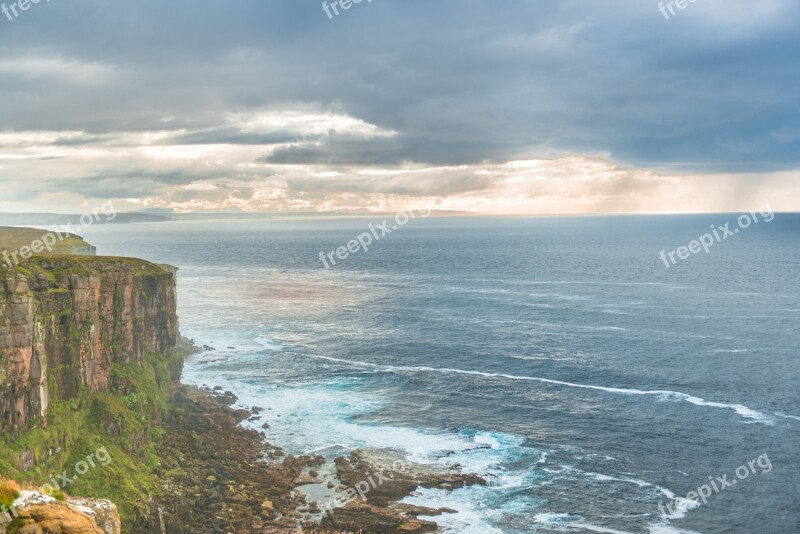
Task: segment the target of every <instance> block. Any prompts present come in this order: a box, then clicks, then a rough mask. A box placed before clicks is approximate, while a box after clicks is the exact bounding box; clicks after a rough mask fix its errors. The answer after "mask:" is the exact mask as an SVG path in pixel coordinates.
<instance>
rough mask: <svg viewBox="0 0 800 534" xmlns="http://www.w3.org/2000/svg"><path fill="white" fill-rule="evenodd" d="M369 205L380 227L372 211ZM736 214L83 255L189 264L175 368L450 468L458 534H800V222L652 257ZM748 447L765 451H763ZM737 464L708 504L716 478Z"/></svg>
mask: <svg viewBox="0 0 800 534" xmlns="http://www.w3.org/2000/svg"><path fill="white" fill-rule="evenodd" d="M381 220H382V219H381ZM735 220H736V216H734V215H710V216H676V217H571V218H531V219H515V218H502V219H501V218H498V219H420V220H414V221H411V222H409V223H408V224H407V225H405V226H404V227H403V228H401V229H397V230H396V231H394V232H392V233H391V235H387V236H385V237H383V238H382V239H381V240H380V241H379V242H377V243H375V244H373V246H372V247H371V248H370V250H369V252H363V251H360V252H358V253H355V254H353V255H352V256H350V257H349V258H348V259H347V260H345V261H340V262H339V263H338V264H337V265H336V266H335V267H334V268H332V269H325V268H324V266H323V265H322V263H320V261H319V253H320V251H332V250H335V249H336V248H337V247H339V246H342V245H346V244H347V242H348V241H349V240H351V239H354V238H355V237H356V236H357V235H358V234H360V233H362V232H364V231H366V230H367V228H368V226H367V225H368V223H374V222H376V221H374V220H365V219H348V220H290V219H264V220H247V221H235V220H233V221H231V220H229V221H195V222H172V223H152V224H131V225H106V226H95V227H92V228H89V229H87V231H86V232H85V237H86V239H87V241H89V242H90V243H92V244H94V245H96V246H97V247H98V253H99V254H107V255H129V256H138V257H142V258H145V259H149V260H152V261H157V262H164V263H170V264H173V265H177V266H179V267H180V268H181V270H180V273H179V301H180V310H179V313H180V320H181V329H182V332H183V334H184V335H186V336H188V337H191V338H194V340H195V341H196V342H197V343H198V344H200V345H203V344H207V345H210V346H212V347H214V350H213V351H209V352H207V353H205V354H202V355H199V356H196V357H194V359H192V360H190V361H189V362H187V367H186V373H185V378H184V380H185V381H188V382H193V383H199V384H208V385H221V386H223V387H225V388H227V389H229V390H231V391H233V392H234V393H235V394H236V395H238V396H239V398H240V400H241V402H242V403H243V404H246V405H248V406H260V407H263V408H265V412H263V414H262V415H263V416H264V420H265V421H267V422H269V424H270V426H271V429H270V431H269V439H270V441H272V442H273V443H276V444H279V445H282V446H284V447H285V448H286V450H287V451H289V452H298V453H308V452H317V453H319V452H321V453H324V454H327V455H329V456H330V457H334V456H335V455H337V454H341V453H342V452H344V451H346V450H350V449H353V448H360V447H373V448H394V449H399V450H402V451H405V454H406V455H407V456H409V457H410V458H411V459H413V460H416V461H420V462H428V463H439V464H454V463H458V464H461V465H462V466H464V468H465V469H467V470H471V471H474V472H478V473H481V474H484V475H487V476H488V477H490V479H491V485H490V486H489V487H473V488H465V489H460V490H457V491H454V492H452V493H446V492H443V491H440V490H424V491H421V492H419V494H418V495H417V496H415V497H414V498H413V499H412V502H414V503H417V504H425V505H434V506H446V507H449V508H453V509H456V510H458V513H457V514H449V515H446V516H443V517H440V518H437V519H436V520H437V521H440V522H441V524H443V526H445V527H446V528H448V529H450V530H449V531H450V532H457V533H481V534H486V533H494V532H496V533H528V532H610V533H615V532H630V533H645V532H652V533H667V532H702V533H723V532H730V533H749V532H766V533H793V532H798V531H800V504H798V503H800V486H798V480H800V388H798V385H797V381H798V377H800V361H798V350H799V349H800V278H798V275H797V273H798V272H800V216H798V215H782V214H778V215H777V216H776V218H775V219H774V220H773V221H772V222H769V223H761V224H757V225H755V226H753V227H751V228H749V229H747V230H746V231H742V232H740V233H738V234H737V235H736V236H735V237H732V238H730V239H727V240H725V241H723V242H722V243H719V244H716V245H715V246H714V247H713V248H712V249H711V251H710V253H709V254H705V253H700V254H697V255H693V256H692V257H690V258H689V259H686V260H683V261H680V262H679V264H678V265H676V266H674V267H671V268H670V269H667V268H665V266H664V263H663V262H662V261H661V260H660V259H659V252H660V251H661V250H672V249H675V248H677V247H678V246H681V245H684V244H687V243H688V242H689V241H691V240H692V239H695V238H696V237H697V236H699V235H700V234H703V233H704V232H706V230H707V229H708V228H709V225H711V224H715V225H722V224H724V223H726V222H733V221H735ZM759 458H762V460H761V463H758V462H756V463H754V464H752V465H753V466H754V468H752V469H750V472H749V474H748V475H747V476H746V477H737V468H739V467H740V466H742V465H746V464H747V463H748V462H751V461H752V460H757V459H759ZM763 458H768V463H769V466H770V467H769V469H767V468H766V465H767V462H766V461H765V460H763ZM724 476H727V480H729V481H730V480H736V484H735V485H731V486H729V487H726V488H724V489H720V490H719V491H715V492H713V494H711V495H710V496H709V497H707V498H706V501H707V502H706V504H699V505H698V504H697V503H694V502H692V501H688V500H686V499H683V498H682V497H683V496H685V495H686V494H687V493H688V492H690V491H693V490H697V488H698V487H701V486H703V485H704V484H708V483H709V477H712V479H716V478H717V477H720V478H722V477H724Z"/></svg>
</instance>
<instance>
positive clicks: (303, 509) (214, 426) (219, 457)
mask: <svg viewBox="0 0 800 534" xmlns="http://www.w3.org/2000/svg"><path fill="white" fill-rule="evenodd" d="M182 345H184V346H183V347H182V348H183V350H184V351H186V350H187V348H186V340H183V343H182ZM199 351H200V349H197V348H196V347H193V348H192V349H190V350H189V351H188V353H186V354H187V356H189V355H191V354H196V353H197V352H199ZM237 400H238V399H237V398H236V396H235V395H234V394H233V393H231V392H229V391H225V390H224V389H223V388H221V387H219V386H216V387H198V386H192V385H186V384H181V385H180V386H178V388H177V390H176V391H175V394H174V396H173V400H172V401H171V409H170V413H169V414H168V415H167V416H166V417H165V421H164V423H165V424H164V429H165V431H166V433H165V436H164V438H163V440H162V442H161V445H162V449H163V453H162V464H161V466H160V467H159V469H158V471H157V474H158V476H159V478H160V479H161V480H162V487H163V488H164V490H165V491H164V492H165V495H164V496H162V497H158V498H156V500H155V502H154V504H155V508H156V509H158V510H159V514H158V516H159V517H153V518H151V519H150V521H149V522H148V524H146V525H139V526H137V528H151V529H153V528H154V529H158V530H161V531H166V532H195V531H197V530H196V529H198V528H203V527H205V528H207V529H209V530H208V532H213V533H217V532H219V533H225V532H254V533H260V532H264V533H283V532H287V533H288V532H319V533H330V534H336V533H341V532H363V533H386V534H393V533H409V534H413V533H422V532H437V531H438V530H439V527H438V525H437V524H436V522H435V520H430V518H434V517H435V516H439V515H441V514H444V513H453V512H454V510H450V509H447V508H429V507H423V506H414V505H410V504H404V503H401V502H400V501H402V500H403V499H404V498H406V497H408V496H409V495H411V494H412V493H414V492H415V491H416V490H417V489H418V488H440V489H445V490H452V489H456V488H459V487H463V486H470V485H474V484H486V480H485V479H483V478H481V477H480V476H478V475H475V474H469V473H462V472H460V471H459V470H457V469H446V468H437V467H433V466H425V465H422V464H417V463H413V462H409V461H408V460H407V459H406V458H405V456H404V455H403V453H401V452H400V451H392V450H370V451H364V450H354V451H351V453H350V455H349V456H337V457H336V458H335V459H334V460H333V461H329V460H326V458H325V457H324V456H322V455H315V456H307V455H303V456H295V455H292V454H287V453H285V452H284V450H283V448H282V447H281V446H280V445H284V446H286V445H288V444H273V443H270V441H268V434H267V431H268V426H269V425H264V426H265V427H266V428H263V429H262V430H256V429H254V428H249V427H248V425H247V423H248V422H250V423H252V422H253V421H255V420H256V419H257V416H258V414H259V413H260V412H262V411H263V410H265V409H270V408H269V406H258V407H256V406H253V407H242V406H240V405H238V404H237ZM264 401H265V404H269V399H264ZM422 517H424V518H425V519H422ZM162 526H163V528H162Z"/></svg>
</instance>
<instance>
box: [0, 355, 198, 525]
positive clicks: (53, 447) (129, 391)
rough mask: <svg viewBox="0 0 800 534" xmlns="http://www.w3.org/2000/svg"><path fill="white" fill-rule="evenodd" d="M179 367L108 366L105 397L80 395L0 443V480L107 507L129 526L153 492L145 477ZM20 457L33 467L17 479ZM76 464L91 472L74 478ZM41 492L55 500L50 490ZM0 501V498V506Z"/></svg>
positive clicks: (156, 359) (152, 362)
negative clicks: (30, 458)
mask: <svg viewBox="0 0 800 534" xmlns="http://www.w3.org/2000/svg"><path fill="white" fill-rule="evenodd" d="M182 361H183V358H182V356H181V355H180V354H178V353H177V352H170V353H167V354H151V355H149V356H148V357H147V360H146V361H145V362H144V363H143V364H142V365H138V364H136V363H132V364H128V365H115V366H114V368H113V371H112V386H111V389H110V390H109V391H107V392H91V391H89V390H88V389H84V390H82V391H81V393H80V394H79V395H78V396H77V397H75V398H73V399H70V400H68V401H55V402H54V403H53V405H52V406H51V409H50V411H49V413H48V415H47V421H46V424H43V423H45V422H44V421H38V422H36V423H38V424H36V425H35V428H31V429H30V430H28V431H26V432H24V433H23V434H22V435H20V436H19V437H17V438H16V439H14V438H13V437H12V436H10V435H8V434H7V435H5V436H3V439H2V440H0V475H2V476H3V477H8V478H10V479H14V480H18V481H20V482H30V483H32V484H34V485H37V486H44V485H46V484H50V485H51V486H53V482H54V481H55V482H56V484H58V485H59V486H61V487H60V490H63V492H66V493H68V494H72V495H80V496H82V497H97V498H104V499H110V500H112V501H113V502H115V503H116V504H117V506H118V508H119V510H120V514H121V515H122V517H123V521H124V523H128V524H130V519H131V518H133V517H136V516H137V515H138V514H140V513H144V512H145V511H146V509H147V506H146V503H147V501H148V499H149V497H150V496H151V495H155V494H158V493H159V492H160V486H159V482H158V480H157V479H156V478H155V476H154V475H153V470H154V468H155V467H156V466H158V464H159V457H158V443H159V441H160V438H161V436H162V434H163V430H162V429H161V428H160V427H159V426H158V424H159V421H160V419H161V415H162V414H163V413H164V412H165V411H166V410H167V409H168V401H169V397H170V391H171V387H172V382H173V380H177V378H178V377H179V376H180V368H181V365H182ZM100 450H103V454H99V453H98V451H100ZM25 454H32V456H33V459H34V460H35V461H34V467H31V468H30V469H29V470H27V471H21V470H20V465H19V462H20V458H21V455H25ZM80 462H84V465H83V466H80V467H85V465H89V464H94V467H91V466H90V467H89V469H88V470H86V471H85V473H82V474H80V473H79V471H80V470H81V469H80V467H78V465H79V463H80ZM64 472H66V474H67V476H68V477H69V478H70V479H71V481H70V483H69V484H68V485H66V486H64V485H63V484H62V479H61V478H59V475H60V474H62V473H64ZM1 486H2V485H0V487H1ZM45 489H47V490H48V491H53V493H51V495H52V496H53V497H54V498H56V499H59V498H63V493H62V492H61V491H60V490H59V489H58V488H54V490H50V489H49V488H47V487H46V486H45ZM59 495H60V497H59ZM2 498H3V494H2V492H0V505H1V504H2ZM12 502H13V499H12Z"/></svg>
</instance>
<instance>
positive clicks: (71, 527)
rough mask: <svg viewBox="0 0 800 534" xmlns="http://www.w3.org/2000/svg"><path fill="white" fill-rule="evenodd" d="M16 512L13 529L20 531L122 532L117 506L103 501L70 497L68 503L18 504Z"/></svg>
mask: <svg viewBox="0 0 800 534" xmlns="http://www.w3.org/2000/svg"><path fill="white" fill-rule="evenodd" d="M34 500H35V497H34ZM40 500H41V499H40ZM15 515H16V520H15V523H16V527H15V528H16V530H14V531H15V532H18V533H19V534H120V533H121V532H122V528H121V526H120V519H119V514H118V513H117V508H116V507H115V506H114V505H113V504H112V503H110V502H109V501H104V500H97V499H70V500H69V501H68V502H58V501H50V502H34V503H32V504H28V505H23V506H20V507H19V508H18V509H17V510H15ZM6 530H7V529H6Z"/></svg>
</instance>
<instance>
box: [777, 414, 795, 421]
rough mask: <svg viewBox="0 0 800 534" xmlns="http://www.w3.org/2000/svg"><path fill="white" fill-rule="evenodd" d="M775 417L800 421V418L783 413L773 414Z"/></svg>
mask: <svg viewBox="0 0 800 534" xmlns="http://www.w3.org/2000/svg"><path fill="white" fill-rule="evenodd" d="M775 415H777V416H778V417H783V418H784V419H794V420H795V421H800V417H797V416H796V415H789V414H785V413H783V412H775Z"/></svg>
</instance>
